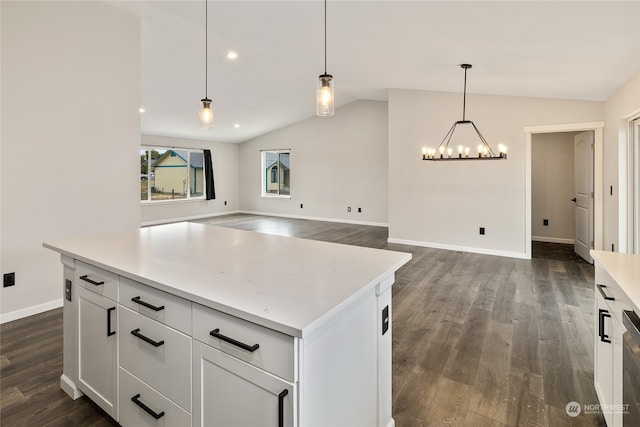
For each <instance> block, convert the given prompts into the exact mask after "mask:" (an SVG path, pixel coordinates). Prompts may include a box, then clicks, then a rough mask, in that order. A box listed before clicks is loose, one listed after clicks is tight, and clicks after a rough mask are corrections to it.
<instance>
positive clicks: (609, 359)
mask: <svg viewBox="0 0 640 427" xmlns="http://www.w3.org/2000/svg"><path fill="white" fill-rule="evenodd" d="M591 254H592V256H593V258H594V260H595V279H596V280H595V281H596V286H595V307H594V308H595V312H594V314H595V316H594V317H595V319H594V320H595V321H594V332H595V333H594V340H595V342H594V373H593V379H594V386H595V389H596V394H597V395H598V399H599V400H600V409H601V411H602V413H603V415H604V418H605V420H606V422H607V426H608V427H622V426H623V425H624V426H625V427H628V426H633V427H636V426H637V425H638V423H637V422H636V421H631V423H630V422H629V419H628V410H629V407H630V405H632V404H633V403H634V401H635V400H636V399H635V398H634V397H631V395H628V394H627V392H628V390H627V391H625V389H624V379H623V370H624V369H625V368H628V367H625V366H624V358H623V353H624V344H623V341H624V340H623V334H624V333H625V331H626V328H625V326H624V323H623V311H625V310H631V311H636V312H640V311H639V310H638V306H640V304H639V302H640V263H639V261H640V257H638V256H637V255H633V254H620V253H613V252H602V251H591ZM625 375H626V374H625Z"/></svg>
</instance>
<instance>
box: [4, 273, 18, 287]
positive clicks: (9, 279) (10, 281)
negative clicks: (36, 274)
mask: <svg viewBox="0 0 640 427" xmlns="http://www.w3.org/2000/svg"><path fill="white" fill-rule="evenodd" d="M15 284H16V273H5V274H4V277H3V281H2V286H3V287H4V288H8V287H9V286H14V285H15Z"/></svg>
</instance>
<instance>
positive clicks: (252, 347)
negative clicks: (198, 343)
mask: <svg viewBox="0 0 640 427" xmlns="http://www.w3.org/2000/svg"><path fill="white" fill-rule="evenodd" d="M209 335H211V336H212V337H216V338H218V339H221V340H222V341H226V342H228V343H229V344H233V345H235V346H236V347H240V348H241V349H243V350H247V351H250V352H251V353H253V352H254V351H256V350H257V349H259V348H260V344H254V345H248V344H245V343H243V342H240V341H237V340H234V339H233V338H229V337H227V336H224V335H222V334H221V333H220V328H216V329H214V330H213V331H211V332H209Z"/></svg>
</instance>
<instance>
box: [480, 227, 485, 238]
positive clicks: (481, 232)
mask: <svg viewBox="0 0 640 427" xmlns="http://www.w3.org/2000/svg"><path fill="white" fill-rule="evenodd" d="M480 235H481V236H484V227H480Z"/></svg>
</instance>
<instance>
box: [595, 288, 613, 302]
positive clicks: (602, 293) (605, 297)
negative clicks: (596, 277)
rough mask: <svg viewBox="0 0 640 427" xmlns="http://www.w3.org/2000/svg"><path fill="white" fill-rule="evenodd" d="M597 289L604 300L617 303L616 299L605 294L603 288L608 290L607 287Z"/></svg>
mask: <svg viewBox="0 0 640 427" xmlns="http://www.w3.org/2000/svg"><path fill="white" fill-rule="evenodd" d="M596 288H598V290H599V291H600V295H602V298H604V299H606V300H607V301H615V300H616V299H615V298H614V297H610V296H609V295H607V294H606V293H605V292H604V289H603V288H606V286H605V285H596Z"/></svg>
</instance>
